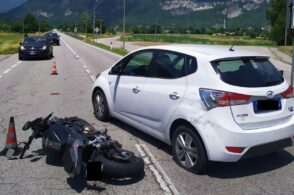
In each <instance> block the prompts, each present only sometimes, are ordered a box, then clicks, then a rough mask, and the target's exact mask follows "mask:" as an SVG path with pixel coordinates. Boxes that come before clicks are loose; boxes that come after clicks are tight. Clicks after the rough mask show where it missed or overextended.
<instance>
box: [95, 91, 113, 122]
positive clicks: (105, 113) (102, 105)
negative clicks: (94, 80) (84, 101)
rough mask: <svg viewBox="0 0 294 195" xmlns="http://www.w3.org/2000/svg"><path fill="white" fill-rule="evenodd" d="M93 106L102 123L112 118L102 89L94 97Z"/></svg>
mask: <svg viewBox="0 0 294 195" xmlns="http://www.w3.org/2000/svg"><path fill="white" fill-rule="evenodd" d="M93 106H94V114H95V117H96V118H97V119H98V120H100V121H108V120H109V118H110V115H109V108H108V104H107V100H106V97H105V95H104V93H103V91H101V90H100V89H98V90H96V91H95V92H94V95H93Z"/></svg>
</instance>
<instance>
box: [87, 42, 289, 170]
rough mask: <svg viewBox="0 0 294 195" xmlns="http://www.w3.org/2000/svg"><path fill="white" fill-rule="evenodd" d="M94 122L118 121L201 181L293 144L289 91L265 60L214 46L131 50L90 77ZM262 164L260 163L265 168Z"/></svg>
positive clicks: (248, 53)
mask: <svg viewBox="0 0 294 195" xmlns="http://www.w3.org/2000/svg"><path fill="white" fill-rule="evenodd" d="M92 102H93V107H94V114H95V116H96V118H97V119H98V120H101V121H107V120H108V119H109V118H110V117H115V118H118V119H120V120H122V121H124V122H126V123H128V124H130V125H132V126H134V127H136V128H138V129H140V130H142V131H144V132H145V133H147V134H149V135H151V136H153V137H155V138H157V139H159V140H161V141H163V142H165V143H167V144H170V145H171V146H172V152H173V156H174V159H175V161H176V163H177V164H178V165H180V166H182V167H183V168H185V169H186V170H188V171H192V172H194V173H197V174H200V173H204V172H205V170H206V169H207V166H208V164H209V161H222V162H237V161H239V160H241V159H245V158H249V157H254V156H257V155H263V154H266V153H271V152H274V151H276V150H280V149H283V148H285V147H289V146H292V145H293V138H294V137H293V136H294V116H293V114H294V98H293V88H292V87H291V86H289V85H288V83H287V82H286V81H285V79H284V78H283V76H282V74H281V73H280V72H279V71H278V70H277V69H276V68H275V66H274V65H273V64H272V63H271V62H270V61H269V57H268V56H264V55H259V54H256V53H251V52H247V51H234V50H232V49H230V50H229V48H228V49H224V48H220V47H216V46H192V45H191V46H187V45H167V46H154V47H148V48H144V49H140V50H137V51H135V52H133V53H131V54H129V55H127V56H126V57H124V58H123V59H121V60H120V61H118V62H117V63H116V64H114V65H113V66H112V67H111V68H109V69H107V70H106V71H104V72H102V73H100V74H99V75H97V79H96V81H95V83H94V86H93V91H92ZM265 163H266V162H265Z"/></svg>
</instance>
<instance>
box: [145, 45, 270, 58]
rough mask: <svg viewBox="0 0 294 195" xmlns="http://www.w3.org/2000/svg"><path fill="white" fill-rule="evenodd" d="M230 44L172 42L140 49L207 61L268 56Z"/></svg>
mask: <svg viewBox="0 0 294 195" xmlns="http://www.w3.org/2000/svg"><path fill="white" fill-rule="evenodd" d="M231 47H232V46H216V45H192V44H172V45H160V46H150V47H145V48H142V49H159V50H169V51H174V52H179V53H184V54H188V55H191V56H195V57H196V58H204V59H205V60H208V61H214V60H218V59H230V58H239V57H262V58H269V56H267V55H264V54H259V53H255V52H251V51H247V50H244V49H240V48H237V49H236V48H233V50H234V51H230V48H231Z"/></svg>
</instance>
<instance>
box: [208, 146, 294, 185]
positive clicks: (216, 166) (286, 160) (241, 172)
mask: <svg viewBox="0 0 294 195" xmlns="http://www.w3.org/2000/svg"><path fill="white" fill-rule="evenodd" d="M293 160H294V157H293V155H292V154H291V153H289V152H287V151H286V150H281V151H277V152H274V153H271V154H267V155H264V156H258V157H255V158H250V159H244V160H241V161H240V162H237V163H220V162H213V163H211V166H210V169H209V172H208V173H207V175H208V176H210V177H215V178H222V179H229V178H239V177H246V176H251V175H257V174H260V173H265V172H269V171H273V170H276V169H279V168H281V167H284V166H286V165H288V164H290V163H291V162H293Z"/></svg>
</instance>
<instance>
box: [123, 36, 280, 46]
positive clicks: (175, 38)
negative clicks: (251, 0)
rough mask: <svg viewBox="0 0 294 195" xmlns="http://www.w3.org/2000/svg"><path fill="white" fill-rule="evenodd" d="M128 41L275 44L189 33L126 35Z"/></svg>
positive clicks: (257, 40) (258, 40) (244, 38)
mask: <svg viewBox="0 0 294 195" xmlns="http://www.w3.org/2000/svg"><path fill="white" fill-rule="evenodd" d="M125 39H126V41H142V42H161V43H190V44H207V45H252V46H274V45H275V43H274V42H272V41H269V40H264V39H251V38H249V37H233V36H224V35H187V34H159V35H156V36H155V35H154V34H152V35H151V34H134V35H129V36H126V37H125Z"/></svg>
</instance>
